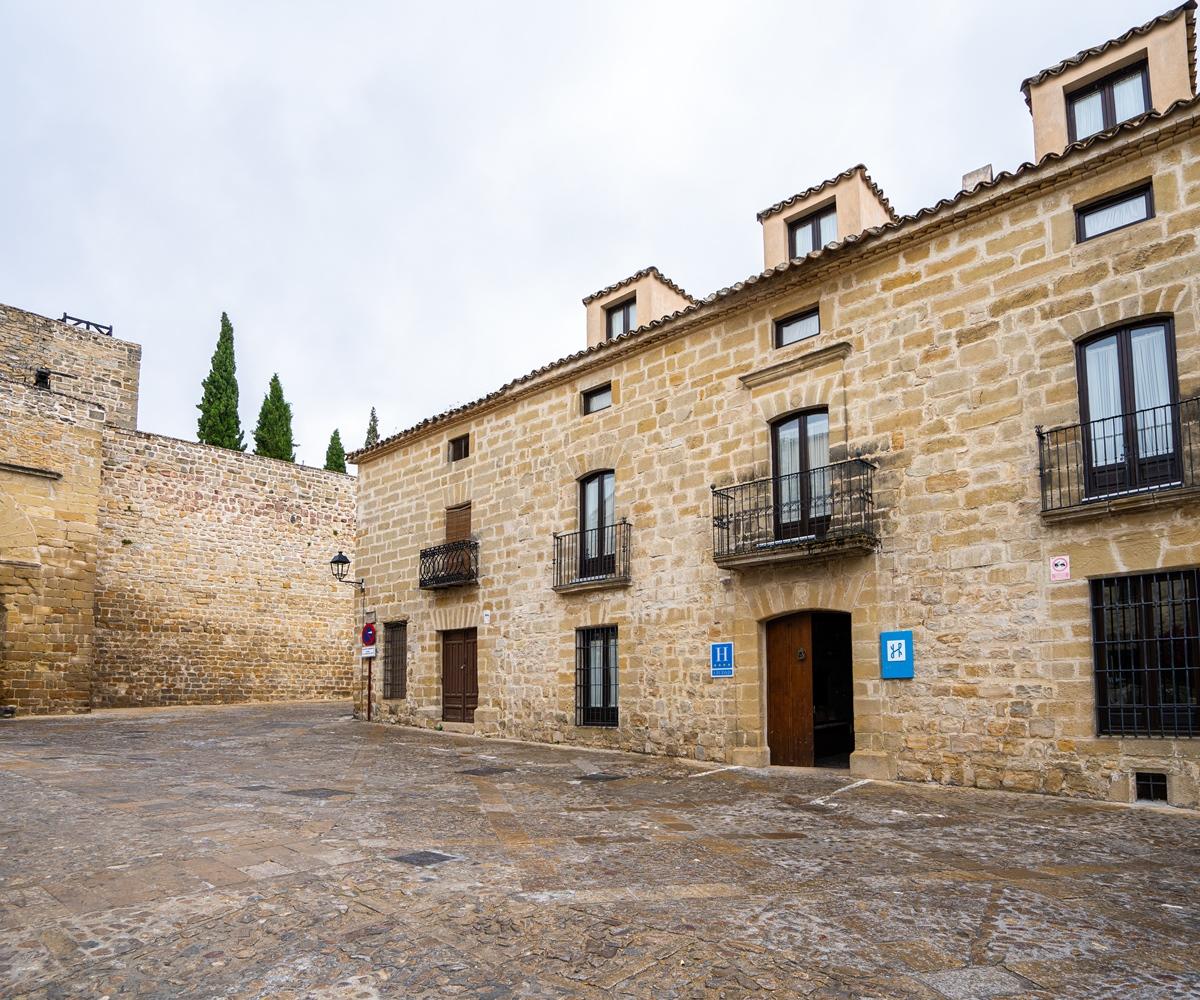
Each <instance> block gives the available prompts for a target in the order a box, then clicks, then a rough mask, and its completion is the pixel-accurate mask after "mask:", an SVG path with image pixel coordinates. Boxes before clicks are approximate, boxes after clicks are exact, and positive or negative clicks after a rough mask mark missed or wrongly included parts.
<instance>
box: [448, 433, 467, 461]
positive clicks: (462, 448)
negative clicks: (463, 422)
mask: <svg viewBox="0 0 1200 1000" xmlns="http://www.w3.org/2000/svg"><path fill="white" fill-rule="evenodd" d="M447 453H448V455H449V460H450V461H451V462H457V461H459V460H460V459H463V458H466V457H467V456H468V455H470V454H471V435H470V434H462V435H460V436H459V437H456V438H451V439H450V445H449V447H448V448H447Z"/></svg>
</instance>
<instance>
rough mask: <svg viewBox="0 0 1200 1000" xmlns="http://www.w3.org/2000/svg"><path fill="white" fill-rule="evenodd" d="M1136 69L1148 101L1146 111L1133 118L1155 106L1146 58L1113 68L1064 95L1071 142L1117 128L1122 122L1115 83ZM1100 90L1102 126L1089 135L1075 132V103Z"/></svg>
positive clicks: (1125, 119) (1068, 133) (1135, 116)
mask: <svg viewBox="0 0 1200 1000" xmlns="http://www.w3.org/2000/svg"><path fill="white" fill-rule="evenodd" d="M1134 70H1139V71H1140V72H1141V74H1142V95H1143V97H1144V99H1145V102H1146V111H1141V112H1139V113H1138V114H1137V115H1134V116H1133V118H1137V117H1139V115H1144V114H1146V112H1147V111H1150V110H1152V109H1153V108H1154V103H1153V101H1152V100H1151V99H1150V65H1149V63H1148V62H1147V61H1146V60H1145V59H1138V60H1135V61H1134V62H1131V63H1129V64H1127V65H1125V66H1122V67H1120V68H1119V69H1115V70H1113V71H1112V72H1111V73H1106V74H1105V75H1104V76H1102V77H1100V79H1098V80H1093V81H1092V82H1091V83H1088V84H1084V86H1082V87H1079V88H1078V89H1076V90H1072V91H1069V92H1067V93H1065V94H1064V95H1063V97H1064V98H1065V100H1066V102H1067V137H1068V138H1069V139H1070V140H1071V142H1079V141H1080V140H1081V139H1088V138H1090V137H1091V136H1093V135H1099V134H1100V133H1101V132H1107V131H1108V130H1109V129H1112V128H1116V127H1117V126H1118V125H1120V124H1121V122H1119V121H1117V120H1116V117H1117V110H1116V103H1115V101H1114V99H1113V84H1114V83H1116V81H1117V80H1118V79H1120V78H1121V77H1124V76H1128V75H1129V74H1130V73H1132V72H1133V71H1134ZM1097 91H1099V92H1100V109H1101V111H1100V117H1101V118H1102V120H1103V124H1102V126H1101V127H1100V128H1099V129H1098V130H1097V131H1095V132H1089V133H1088V134H1087V135H1084V136H1080V135H1076V134H1075V103H1076V102H1077V101H1080V100H1082V99H1083V98H1085V97H1090V96H1091V95H1092V94H1094V93H1096V92H1097ZM1133 118H1122V119H1121V121H1132V120H1133Z"/></svg>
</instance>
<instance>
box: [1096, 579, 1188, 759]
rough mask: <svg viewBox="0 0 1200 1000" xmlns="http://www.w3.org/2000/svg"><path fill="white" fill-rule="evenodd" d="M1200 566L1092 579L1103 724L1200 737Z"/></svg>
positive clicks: (1135, 732) (1107, 732) (1100, 728)
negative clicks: (1139, 574)
mask: <svg viewBox="0 0 1200 1000" xmlns="http://www.w3.org/2000/svg"><path fill="white" fill-rule="evenodd" d="M1198 591H1200V570H1196V569H1185V570H1173V571H1170V572H1162V573H1146V574H1144V575H1141V576H1122V577H1114V578H1111V579H1106V580H1093V581H1092V648H1093V655H1094V659H1095V672H1096V729H1097V732H1098V733H1099V734H1100V735H1102V736H1138V737H1151V736H1159V737H1179V736H1185V737H1186V736H1200V623H1198V619H1200V597H1198Z"/></svg>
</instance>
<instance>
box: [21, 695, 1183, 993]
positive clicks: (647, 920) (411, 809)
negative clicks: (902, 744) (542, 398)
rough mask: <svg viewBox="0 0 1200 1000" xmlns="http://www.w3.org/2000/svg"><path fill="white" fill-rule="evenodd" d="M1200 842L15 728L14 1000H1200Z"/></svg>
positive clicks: (773, 782) (702, 772) (174, 717)
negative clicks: (452, 999)
mask: <svg viewBox="0 0 1200 1000" xmlns="http://www.w3.org/2000/svg"><path fill="white" fill-rule="evenodd" d="M1198 886H1200V817H1197V815H1196V814H1193V813H1185V812H1180V811H1170V810H1164V809H1150V808H1133V809H1128V808H1117V807H1112V806H1103V805H1097V804H1083V803H1078V802H1070V801H1065V800H1062V799H1052V798H1038V797H1033V796H1021V795H1013V794H1005V793H988V792H978V791H968V790H957V789H940V788H928V787H923V786H904V785H890V784H879V783H871V782H866V783H863V782H854V781H852V779H850V778H849V777H848V776H847V775H846V774H845V773H844V772H835V771H800V770H790V769H789V770H776V771H769V772H768V771H752V770H738V769H716V770H714V769H712V768H708V767H705V766H703V765H696V764H691V763H684V762H679V761H671V760H662V759H656V758H647V757H636V756H628V755H620V754H597V753H588V752H584V751H581V750H578V749H570V748H552V747H538V746H526V745H518V744H507V743H497V742H492V741H484V740H476V739H472V738H467V737H462V736H451V735H445V734H437V733H428V732H415V731H407V730H401V729H396V728H393V727H390V726H389V727H382V726H370V725H366V724H363V723H359V722H354V721H352V720H351V719H349V718H348V717H347V708H346V706H342V705H302V706H296V705H290V706H272V707H242V708H217V709H180V710H170V711H145V712H110V713H98V714H96V715H93V716H90V717H82V718H70V719H57V720H27V721H21V720H18V721H7V722H0V994H2V995H4V996H6V997H26V996H28V997H89V998H93V997H113V998H115V997H271V998H289V997H316V998H342V997H363V998H367V997H444V996H469V997H494V998H505V997H528V998H549V997H580V998H601V997H604V998H607V997H814V998H818V997H819V998H851V997H878V998H887V1000H899V998H928V1000H944V998H972V1000H974V998H999V997H1044V998H1056V1000H1057V998H1071V997H1112V998H1118V997H1119V998H1121V1000H1131V998H1145V1000H1151V998H1153V1000H1161V998H1166V997H1200V893H1198V892H1197V887H1198Z"/></svg>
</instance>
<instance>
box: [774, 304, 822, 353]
mask: <svg viewBox="0 0 1200 1000" xmlns="http://www.w3.org/2000/svg"><path fill="white" fill-rule="evenodd" d="M809 316H816V317H817V332H816V333H814V334H811V335H810V336H808V337H801V338H799V339H798V340H789V341H788V342H787V343H786V344H785V343H784V342H783V328H784V327H785V326H787V325H788V324H789V323H794V322H796V321H797V320H801V319H808V317H809ZM820 335H821V307H820V304H819V303H818V304H817V305H815V306H809V307H808V308H807V309H801V310H800V311H799V312H794V313H789V314H788V315H787V316H781V317H780V318H779V319H777V320H775V348H776V350H778V349H779V348H781V347H791V346H792V345H793V344H803V343H804V342H805V341H806V340H812V339H813V338H814V337H819V336H820Z"/></svg>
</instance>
